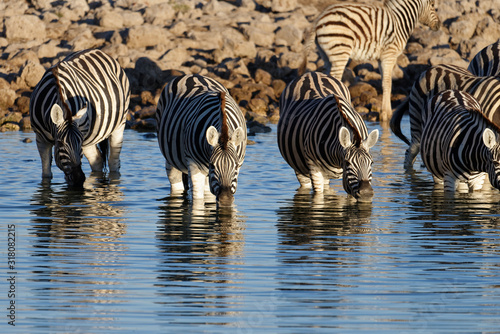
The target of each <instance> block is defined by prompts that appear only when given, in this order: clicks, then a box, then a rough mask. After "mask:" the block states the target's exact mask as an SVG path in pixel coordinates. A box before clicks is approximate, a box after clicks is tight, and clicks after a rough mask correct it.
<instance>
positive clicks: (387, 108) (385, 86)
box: [380, 55, 397, 122]
mask: <svg viewBox="0 0 500 334" xmlns="http://www.w3.org/2000/svg"><path fill="white" fill-rule="evenodd" d="M396 60H397V58H396V57H395V56H394V55H391V56H388V57H387V58H384V59H383V60H382V61H381V62H380V63H381V67H382V69H381V74H382V111H381V112H380V121H382V122H385V121H388V120H390V119H391V117H392V106H391V94H392V70H393V69H394V65H396Z"/></svg>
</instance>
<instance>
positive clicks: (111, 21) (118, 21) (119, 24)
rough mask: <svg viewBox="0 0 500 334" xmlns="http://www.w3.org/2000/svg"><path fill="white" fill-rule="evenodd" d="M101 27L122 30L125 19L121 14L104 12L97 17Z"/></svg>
mask: <svg viewBox="0 0 500 334" xmlns="http://www.w3.org/2000/svg"><path fill="white" fill-rule="evenodd" d="M97 19H98V20H99V26H101V27H103V28H109V29H121V28H123V27H124V18H123V16H122V15H121V14H120V13H117V12H114V11H111V12H110V11H107V10H103V11H101V12H100V13H99V14H98V15H97Z"/></svg>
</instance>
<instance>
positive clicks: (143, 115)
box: [134, 105, 156, 119]
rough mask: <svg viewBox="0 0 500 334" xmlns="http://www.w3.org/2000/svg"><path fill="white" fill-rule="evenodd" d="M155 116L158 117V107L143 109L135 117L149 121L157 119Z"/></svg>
mask: <svg viewBox="0 0 500 334" xmlns="http://www.w3.org/2000/svg"><path fill="white" fill-rule="evenodd" d="M155 115H156V105H154V106H148V107H146V108H142V109H141V110H139V111H137V112H136V113H135V115H134V116H135V118H136V119H147V118H155Z"/></svg>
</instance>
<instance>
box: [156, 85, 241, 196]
mask: <svg viewBox="0 0 500 334" xmlns="http://www.w3.org/2000/svg"><path fill="white" fill-rule="evenodd" d="M156 119H157V122H158V128H157V132H158V143H159V145H160V150H161V152H162V153H163V156H164V157H165V160H166V164H165V167H166V170H167V175H168V179H169V181H170V189H171V192H172V193H175V192H179V191H183V190H185V188H186V185H185V184H184V182H183V178H185V177H186V176H187V175H189V176H190V181H191V186H192V194H193V199H194V200H199V199H204V191H205V187H206V185H207V183H206V179H207V175H208V181H209V182H208V184H209V187H210V191H211V192H212V194H214V195H215V196H216V199H217V203H218V204H220V205H230V204H231V203H232V202H233V195H234V193H235V192H236V186H237V183H238V173H239V170H240V167H241V165H242V163H243V160H244V158H245V151H246V142H247V130H246V124H245V118H244V116H243V114H242V112H241V110H240V109H239V107H238V105H237V104H236V102H235V101H234V100H233V98H232V97H231V95H229V92H228V91H227V89H226V88H225V87H224V86H222V85H221V84H220V83H218V82H217V81H215V80H213V79H210V78H207V77H203V76H200V75H184V76H179V77H176V78H175V79H173V80H172V81H171V82H169V83H168V84H167V86H165V88H164V90H163V93H162V95H161V97H160V99H159V101H158V105H157V108H156Z"/></svg>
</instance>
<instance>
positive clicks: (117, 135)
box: [108, 123, 125, 173]
mask: <svg viewBox="0 0 500 334" xmlns="http://www.w3.org/2000/svg"><path fill="white" fill-rule="evenodd" d="M124 130H125V123H123V124H122V125H120V126H119V127H118V128H116V129H115V131H113V133H112V134H111V136H110V137H109V162H108V165H109V171H110V172H112V173H115V172H119V171H120V153H121V151H122V145H123V131H124Z"/></svg>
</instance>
